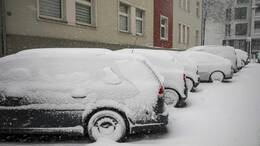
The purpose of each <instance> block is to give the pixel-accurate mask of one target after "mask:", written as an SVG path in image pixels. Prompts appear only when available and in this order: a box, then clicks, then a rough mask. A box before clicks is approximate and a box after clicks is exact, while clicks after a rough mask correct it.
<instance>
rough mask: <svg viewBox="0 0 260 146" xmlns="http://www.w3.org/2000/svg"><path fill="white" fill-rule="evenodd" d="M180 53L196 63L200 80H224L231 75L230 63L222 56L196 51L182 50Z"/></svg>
mask: <svg viewBox="0 0 260 146" xmlns="http://www.w3.org/2000/svg"><path fill="white" fill-rule="evenodd" d="M182 54H183V55H184V56H186V57H188V58H190V59H192V60H193V61H194V62H195V63H196V64H197V65H198V71H199V75H200V80H201V81H211V82H212V81H224V80H225V79H231V78H232V77H233V69H232V64H231V62H230V61H229V60H227V59H225V58H223V57H220V56H217V55H212V54H209V53H205V52H198V51H184V52H182Z"/></svg>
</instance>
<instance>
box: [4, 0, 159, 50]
mask: <svg viewBox="0 0 260 146" xmlns="http://www.w3.org/2000/svg"><path fill="white" fill-rule="evenodd" d="M73 1H75V0H65V3H69V4H72V2H73ZM120 1H122V2H124V3H127V4H129V5H131V6H133V7H137V8H141V9H143V10H145V19H144V21H145V22H144V35H142V36H135V35H134V34H132V33H122V32H119V31H118V14H119V13H118V10H119V2H120ZM68 6H69V5H67V8H68ZM153 6H154V5H153V1H149V2H147V0H96V27H89V26H82V25H75V24H73V23H71V22H69V23H68V22H60V21H53V20H46V19H41V18H39V17H38V14H37V0H8V1H7V13H8V16H7V34H8V37H9V38H8V42H9V43H8V44H7V45H8V46H7V47H8V48H11V50H10V51H9V53H14V52H16V49H17V50H20V49H21V48H22V47H24V48H34V47H42V46H46V47H63V46H65V45H64V43H60V41H58V42H56V43H51V44H52V45H48V44H45V45H44V43H43V42H46V39H49V40H50V41H51V42H54V41H55V40H63V41H61V42H64V40H68V41H69V42H70V43H74V44H75V45H74V46H82V47H89V46H90V47H91V46H93V45H89V44H91V43H89V42H94V44H99V43H100V44H102V45H101V46H105V45H106V44H114V45H115V46H117V45H118V46H120V45H124V46H128V45H137V46H153V16H154V13H153ZM70 10H71V9H70ZM70 15H71V13H67V16H68V17H71V16H70ZM32 37H37V39H33V40H34V41H37V40H38V41H39V42H32V41H29V40H30V38H32ZM17 38H19V39H17ZM40 38H43V40H41V39H40ZM27 39H29V40H27ZM23 40H24V41H23ZM16 41H19V42H16ZM84 41H86V43H84V44H85V45H82V43H79V44H77V42H84ZM10 42H12V43H10ZM21 42H28V43H26V44H25V43H21ZM47 42H48V41H47ZM16 43H21V44H22V45H19V44H16ZM41 43H43V45H35V44H41ZM14 44H16V45H14ZM69 46H71V45H69ZM72 46H73V45H72ZM95 46H98V45H95ZM19 47H20V48H19ZM105 47H106V46H105ZM109 47H111V46H109Z"/></svg>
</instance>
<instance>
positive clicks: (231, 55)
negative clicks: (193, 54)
mask: <svg viewBox="0 0 260 146" xmlns="http://www.w3.org/2000/svg"><path fill="white" fill-rule="evenodd" d="M188 51H201V52H207V53H210V54H213V55H218V56H221V57H224V58H226V59H228V60H230V61H231V63H232V69H233V70H234V72H235V73H236V72H238V66H237V57H236V52H235V48H233V47H230V46H217V45H207V46H196V47H193V48H190V49H188Z"/></svg>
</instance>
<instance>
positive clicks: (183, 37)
mask: <svg viewBox="0 0 260 146" xmlns="http://www.w3.org/2000/svg"><path fill="white" fill-rule="evenodd" d="M185 28H186V27H185V25H183V26H182V43H183V44H185V43H186V34H185V33H186V29H185Z"/></svg>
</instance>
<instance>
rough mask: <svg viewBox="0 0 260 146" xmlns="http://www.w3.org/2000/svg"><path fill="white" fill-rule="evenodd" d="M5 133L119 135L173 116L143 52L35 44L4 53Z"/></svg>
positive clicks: (0, 74)
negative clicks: (34, 46)
mask: <svg viewBox="0 0 260 146" xmlns="http://www.w3.org/2000/svg"><path fill="white" fill-rule="evenodd" d="M0 68H1V70H0V134H3V133H8V134H12V133H14V134H16V133H18V132H19V133H20V134H28V133H29V134H32V133H36V134H37V133H40V134H43V133H47V134H57V133H60V134H65V133H74V132H80V133H82V135H88V136H89V138H90V139H91V140H93V141H96V140H97V139H99V138H102V137H106V138H109V139H112V140H115V141H119V140H121V139H123V138H124V137H125V135H127V134H131V133H135V132H136V131H138V130H143V129H146V128H147V129H152V128H155V127H163V126H165V125H166V124H167V122H168V113H167V110H166V108H165V106H164V105H165V104H164V97H163V95H164V88H163V86H162V81H161V79H160V78H159V76H158V75H157V73H156V72H154V70H153V68H152V67H151V66H149V65H148V63H146V60H144V59H142V58H140V57H138V58H137V57H133V56H130V55H124V54H119V53H115V52H110V51H107V50H102V49H101V50H99V49H54V48H53V49H35V50H28V51H23V52H21V53H17V54H14V55H10V56H7V57H3V58H1V59H0Z"/></svg>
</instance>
